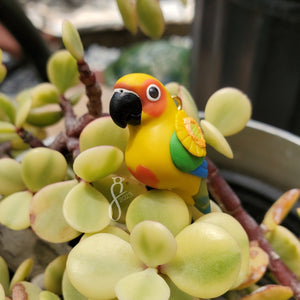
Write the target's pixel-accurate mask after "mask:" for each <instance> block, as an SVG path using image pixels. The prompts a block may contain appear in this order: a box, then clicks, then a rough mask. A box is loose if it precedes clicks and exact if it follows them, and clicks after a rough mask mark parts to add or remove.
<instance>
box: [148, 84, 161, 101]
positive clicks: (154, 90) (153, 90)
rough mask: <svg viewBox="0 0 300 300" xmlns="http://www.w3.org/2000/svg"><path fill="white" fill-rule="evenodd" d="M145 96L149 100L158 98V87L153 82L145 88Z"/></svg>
mask: <svg viewBox="0 0 300 300" xmlns="http://www.w3.org/2000/svg"><path fill="white" fill-rule="evenodd" d="M147 98H148V99H149V100H150V101H157V100H159V98H160V89H159V88H158V87H157V86H156V85H155V84H150V85H149V86H148V88H147Z"/></svg>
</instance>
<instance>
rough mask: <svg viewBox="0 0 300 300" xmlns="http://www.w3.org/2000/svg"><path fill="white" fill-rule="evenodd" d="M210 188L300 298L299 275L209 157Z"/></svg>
mask: <svg viewBox="0 0 300 300" xmlns="http://www.w3.org/2000/svg"><path fill="white" fill-rule="evenodd" d="M207 164H208V178H207V185H208V190H209V192H210V193H211V195H212V197H213V198H214V199H215V200H216V201H217V202H218V204H219V205H220V206H221V207H222V209H223V210H224V211H225V212H227V213H229V214H230V215H232V216H233V217H235V218H236V219H237V220H238V221H239V222H240V223H241V225H242V226H243V227H244V229H245V231H246V232H247V234H248V236H249V239H250V240H257V241H258V243H259V245H260V247H261V248H262V249H263V250H264V251H265V252H267V253H268V255H269V269H270V270H271V271H272V272H273V274H274V276H275V278H276V279H277V280H278V282H279V283H280V284H281V285H285V286H289V287H290V288H291V289H292V290H293V292H294V297H295V299H296V300H300V282H299V280H298V278H297V276H296V275H295V274H294V273H293V272H292V271H291V270H290V269H289V268H288V267H287V266H286V265H285V264H284V262H283V261H282V260H281V259H280V257H279V255H278V254H277V253H276V252H275V251H274V250H273V249H272V247H271V245H270V244H269V242H268V241H267V239H266V238H265V237H264V235H263V231H262V229H261V227H260V226H259V224H257V222H256V221H255V220H254V219H253V218H252V217H251V216H250V215H249V214H248V213H247V212H246V211H245V209H244V208H243V207H242V204H241V201H240V199H239V198H238V196H237V195H236V194H235V193H234V191H233V190H232V189H231V187H230V186H229V185H228V183H227V182H226V181H225V180H224V178H223V177H222V176H221V175H220V173H219V171H218V169H217V167H216V166H215V165H214V163H213V162H212V161H210V160H209V159H207Z"/></svg>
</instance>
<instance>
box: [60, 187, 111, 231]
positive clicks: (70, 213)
mask: <svg viewBox="0 0 300 300" xmlns="http://www.w3.org/2000/svg"><path fill="white" fill-rule="evenodd" d="M108 211H109V202H108V201H107V199H106V198H105V197H104V196H103V195H102V194H101V193H100V192H99V191H97V190H96V189H95V188H93V187H92V186H91V185H90V184H89V183H86V182H84V181H81V182H80V183H78V184H77V185H76V186H74V187H73V188H72V189H71V190H70V192H69V193H68V195H67V196H66V198H65V201H64V204H63V214H64V217H65V219H66V220H67V222H68V223H69V224H70V226H72V227H73V228H74V229H76V230H78V231H80V232H96V231H100V230H101V229H103V228H105V227H106V226H107V225H108V224H109V222H110V218H109V213H108Z"/></svg>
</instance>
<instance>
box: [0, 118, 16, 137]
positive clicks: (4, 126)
mask: <svg viewBox="0 0 300 300" xmlns="http://www.w3.org/2000/svg"><path fill="white" fill-rule="evenodd" d="M14 132H16V128H15V126H14V125H13V124H11V123H9V122H5V121H0V133H2V134H3V133H4V134H13V133H14Z"/></svg>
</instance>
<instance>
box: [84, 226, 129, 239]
mask: <svg viewBox="0 0 300 300" xmlns="http://www.w3.org/2000/svg"><path fill="white" fill-rule="evenodd" d="M100 232H102V233H110V234H113V235H115V236H117V237H119V238H121V239H122V240H124V241H126V242H128V243H129V242H130V236H129V234H128V233H127V232H126V231H125V230H123V229H122V228H120V227H118V226H117V225H116V226H114V225H108V226H106V227H105V228H104V229H102V230H101V231H99V232H93V233H85V234H84V235H82V237H81V240H82V239H85V238H87V237H89V236H91V235H93V234H97V233H100Z"/></svg>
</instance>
